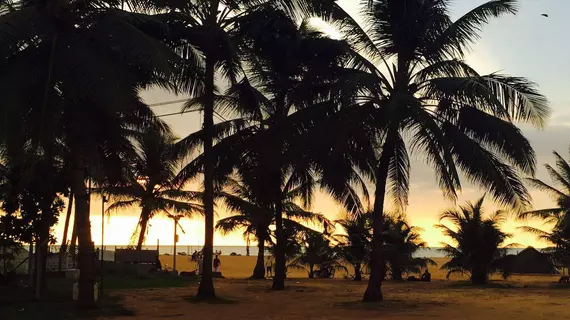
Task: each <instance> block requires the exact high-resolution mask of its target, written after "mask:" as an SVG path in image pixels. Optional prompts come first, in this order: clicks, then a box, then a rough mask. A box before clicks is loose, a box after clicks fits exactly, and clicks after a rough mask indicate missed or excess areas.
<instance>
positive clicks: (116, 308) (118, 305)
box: [0, 297, 135, 320]
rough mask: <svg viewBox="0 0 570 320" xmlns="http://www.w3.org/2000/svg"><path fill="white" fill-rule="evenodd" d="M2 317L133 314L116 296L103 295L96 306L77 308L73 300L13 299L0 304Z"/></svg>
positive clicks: (28, 318)
mask: <svg viewBox="0 0 570 320" xmlns="http://www.w3.org/2000/svg"><path fill="white" fill-rule="evenodd" d="M0 314H1V315H2V316H3V317H5V318H2V319H11V320H37V319H58V320H60V319H61V320H74V319H95V318H99V317H119V316H134V315H135V314H134V312H133V311H131V310H128V309H126V308H125V307H123V305H122V301H121V299H120V298H118V297H104V298H103V299H101V300H99V301H98V303H97V308H95V309H91V310H79V309H77V308H76V303H75V301H70V300H67V301H64V300H52V299H50V300H48V301H42V302H37V301H32V300H27V301H25V300H24V301H13V302H12V303H10V304H9V305H3V306H0Z"/></svg>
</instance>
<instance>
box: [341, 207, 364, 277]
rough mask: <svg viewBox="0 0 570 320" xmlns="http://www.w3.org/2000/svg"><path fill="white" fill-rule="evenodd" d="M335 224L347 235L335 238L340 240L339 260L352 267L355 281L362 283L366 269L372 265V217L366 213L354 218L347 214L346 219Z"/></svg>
mask: <svg viewBox="0 0 570 320" xmlns="http://www.w3.org/2000/svg"><path fill="white" fill-rule="evenodd" d="M335 222H336V223H337V224H339V225H340V226H341V227H342V229H343V231H344V233H346V234H339V235H336V236H335V237H336V238H337V239H338V240H339V244H338V245H337V250H338V252H339V258H340V259H341V261H344V262H345V263H348V264H350V265H352V267H353V269H354V281H360V280H362V273H363V272H364V270H365V267H366V266H367V265H368V264H369V263H370V252H371V250H372V248H371V244H372V215H371V214H370V213H364V214H359V215H356V217H354V216H353V215H352V214H347V215H346V217H344V219H341V220H337V221H335Z"/></svg>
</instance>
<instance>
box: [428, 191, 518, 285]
mask: <svg viewBox="0 0 570 320" xmlns="http://www.w3.org/2000/svg"><path fill="white" fill-rule="evenodd" d="M484 199H485V197H482V198H481V199H479V200H477V202H475V203H471V202H467V203H466V204H465V206H461V207H459V210H457V209H451V210H448V211H445V212H444V213H442V214H441V216H440V219H441V220H447V221H449V222H451V223H452V225H453V227H452V228H451V227H448V226H446V225H443V224H439V225H437V227H438V228H440V229H442V230H443V233H444V235H446V236H447V237H449V238H451V239H452V240H453V242H454V245H450V244H446V245H445V247H444V248H443V249H441V250H442V251H443V252H444V253H445V254H446V256H447V257H448V258H450V259H451V260H450V261H449V262H446V263H445V264H443V265H442V266H441V268H442V269H447V270H448V274H447V276H448V277H449V275H451V274H453V273H461V274H469V276H470V277H471V281H472V282H473V283H474V284H483V283H486V282H487V279H488V277H489V275H490V274H491V273H492V272H496V271H498V262H499V261H500V259H501V258H502V257H503V256H504V251H505V249H503V248H501V246H504V245H505V241H506V240H507V239H508V238H509V237H511V235H510V234H508V233H505V232H502V231H501V230H500V224H501V222H503V221H504V220H505V216H506V212H505V211H501V210H498V211H495V212H494V213H493V214H491V215H490V216H489V217H487V218H485V217H484V212H483V200H484Z"/></svg>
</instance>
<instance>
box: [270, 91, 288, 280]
mask: <svg viewBox="0 0 570 320" xmlns="http://www.w3.org/2000/svg"><path fill="white" fill-rule="evenodd" d="M276 100H277V101H276V103H277V105H276V109H277V111H276V120H277V123H275V126H276V128H275V132H276V134H275V142H274V144H273V148H270V149H268V150H271V151H270V152H271V154H270V157H269V158H268V159H266V161H271V162H272V164H273V172H272V175H273V176H272V180H271V181H272V183H273V188H274V190H273V193H274V195H273V197H274V200H273V203H274V209H275V211H274V215H275V238H276V239H275V240H276V241H275V242H276V243H275V276H274V277H273V285H272V289H273V290H284V289H285V278H286V277H287V269H286V266H285V265H286V263H287V261H286V258H285V241H286V239H285V234H284V232H283V197H282V194H281V193H282V191H281V178H282V177H281V166H282V164H281V156H282V155H281V150H282V145H283V139H282V137H281V133H280V130H281V120H282V118H284V117H286V116H287V115H286V114H285V94H279V95H278V96H277V98H276ZM267 165H270V163H268V164H267Z"/></svg>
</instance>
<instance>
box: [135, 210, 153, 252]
mask: <svg viewBox="0 0 570 320" xmlns="http://www.w3.org/2000/svg"><path fill="white" fill-rule="evenodd" d="M149 220H150V212H149V210H148V209H146V208H145V207H143V209H142V210H141V217H140V222H139V226H140V228H141V229H140V231H139V238H138V240H137V250H142V245H143V243H144V238H145V237H146V229H147V227H148V221H149Z"/></svg>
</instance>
